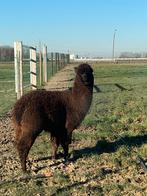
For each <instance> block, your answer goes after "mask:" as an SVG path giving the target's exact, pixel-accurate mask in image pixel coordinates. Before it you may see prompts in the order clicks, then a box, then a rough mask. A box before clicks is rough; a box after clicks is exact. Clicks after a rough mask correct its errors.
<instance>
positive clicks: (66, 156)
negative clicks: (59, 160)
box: [61, 142, 68, 160]
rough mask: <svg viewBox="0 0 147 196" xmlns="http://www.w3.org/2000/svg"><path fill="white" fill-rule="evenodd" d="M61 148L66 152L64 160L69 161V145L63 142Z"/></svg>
mask: <svg viewBox="0 0 147 196" xmlns="http://www.w3.org/2000/svg"><path fill="white" fill-rule="evenodd" d="M61 146H62V148H63V150H64V159H65V160H67V159H68V144H66V143H65V142H63V143H61Z"/></svg>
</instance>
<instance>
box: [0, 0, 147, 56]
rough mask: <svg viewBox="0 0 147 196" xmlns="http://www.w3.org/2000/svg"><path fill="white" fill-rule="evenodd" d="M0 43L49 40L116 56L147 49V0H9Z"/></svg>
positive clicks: (52, 45) (59, 46)
mask: <svg viewBox="0 0 147 196" xmlns="http://www.w3.org/2000/svg"><path fill="white" fill-rule="evenodd" d="M0 21H1V22H0V45H13V42H14V41H17V40H18V41H23V43H24V44H25V45H26V44H28V45H38V44H39V42H41V43H42V44H43V43H45V44H46V45H47V46H48V50H49V51H59V52H61V51H63V52H67V51H70V52H71V53H79V54H82V55H95V56H109V57H110V56H112V39H113V34H114V29H117V32H116V39H115V51H116V55H119V54H120V53H121V52H125V51H131V52H147V0H42V1H39V0H25V1H20V0H13V1H12V0H5V1H1V3H0Z"/></svg>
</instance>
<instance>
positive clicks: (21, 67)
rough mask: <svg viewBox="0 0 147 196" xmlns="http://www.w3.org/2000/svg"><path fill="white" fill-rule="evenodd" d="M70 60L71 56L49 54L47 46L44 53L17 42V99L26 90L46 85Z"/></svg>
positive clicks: (15, 54)
mask: <svg viewBox="0 0 147 196" xmlns="http://www.w3.org/2000/svg"><path fill="white" fill-rule="evenodd" d="M69 59H70V58H69V54H63V53H62V54H61V53H52V52H51V53H48V52H47V46H45V45H44V46H43V51H37V49H36V48H35V47H29V46H25V45H23V43H22V42H15V43H14V62H15V66H14V67H15V92H16V94H17V99H19V98H20V97H21V96H22V95H23V93H24V91H25V89H26V88H29V89H30V88H31V89H37V88H39V87H40V86H42V85H43V84H44V83H46V82H47V81H48V79H49V78H50V77H51V76H53V75H54V74H55V73H56V72H57V71H58V70H60V69H61V68H63V67H64V66H65V65H67V64H68V63H69V61H70V60H69ZM28 68H29V70H28ZM24 71H25V72H24Z"/></svg>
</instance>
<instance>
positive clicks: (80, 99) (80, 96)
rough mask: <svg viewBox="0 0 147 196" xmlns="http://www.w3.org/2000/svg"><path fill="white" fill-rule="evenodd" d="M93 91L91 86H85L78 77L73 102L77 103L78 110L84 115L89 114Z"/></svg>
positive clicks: (74, 86) (73, 92)
mask: <svg viewBox="0 0 147 196" xmlns="http://www.w3.org/2000/svg"><path fill="white" fill-rule="evenodd" d="M92 89H93V88H92V87H91V86H85V85H84V84H83V82H82V81H81V79H80V77H78V76H77V77H76V79H75V82H74V85H73V89H72V95H73V96H72V97H73V102H74V103H77V104H74V105H75V106H76V107H77V108H76V109H77V110H79V112H80V113H83V115H85V114H86V113H87V111H88V110H89V107H90V105H91V101H92V92H93V90H92Z"/></svg>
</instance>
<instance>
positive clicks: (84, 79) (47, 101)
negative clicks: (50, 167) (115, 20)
mask: <svg viewBox="0 0 147 196" xmlns="http://www.w3.org/2000/svg"><path fill="white" fill-rule="evenodd" d="M75 72H76V76H75V81H74V84H73V87H72V88H71V89H70V90H64V91H46V90H36V91H31V92H29V93H28V94H25V95H24V96H22V97H21V98H20V99H19V100H18V101H17V102H16V104H15V105H14V108H13V112H12V121H13V124H14V128H15V134H16V136H15V141H16V142H15V143H16V148H17V150H18V154H19V158H20V162H21V167H22V170H23V172H26V158H27V156H28V153H29V150H30V148H31V146H32V145H33V143H34V141H35V139H36V137H37V136H38V135H39V134H40V133H41V132H42V131H43V130H44V131H47V132H50V134H51V142H52V158H56V156H57V150H58V146H59V145H61V146H62V148H63V150H64V158H65V159H67V157H68V146H69V144H70V143H71V139H72V132H73V130H74V129H75V128H77V127H78V126H79V125H80V123H81V122H82V120H83V119H84V117H85V115H86V113H87V112H88V110H89V108H90V105H91V101H92V93H93V83H94V77H93V70H92V68H91V66H90V65H88V64H86V63H85V64H81V65H79V66H78V67H77V68H75Z"/></svg>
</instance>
